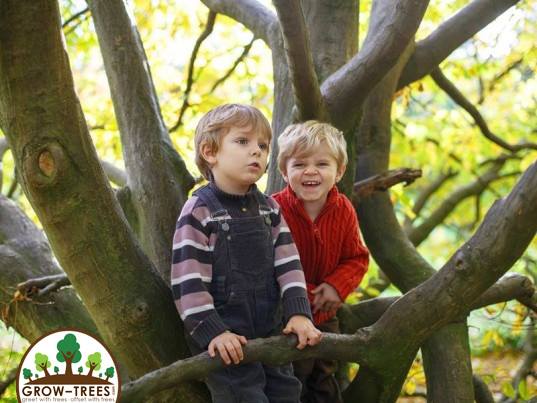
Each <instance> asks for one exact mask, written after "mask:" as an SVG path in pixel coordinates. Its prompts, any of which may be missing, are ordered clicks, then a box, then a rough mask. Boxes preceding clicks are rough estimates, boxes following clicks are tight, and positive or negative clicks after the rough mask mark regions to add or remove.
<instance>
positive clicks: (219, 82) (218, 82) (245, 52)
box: [209, 37, 256, 93]
mask: <svg viewBox="0 0 537 403" xmlns="http://www.w3.org/2000/svg"><path fill="white" fill-rule="evenodd" d="M255 40H256V39H255V37H254V38H252V40H251V41H250V43H249V44H248V45H246V46H245V47H244V49H243V51H242V53H241V54H240V55H239V57H238V58H237V60H235V62H234V63H233V66H231V67H230V69H229V70H228V71H227V72H226V74H224V75H223V76H222V77H220V78H219V79H218V80H216V82H215V83H214V84H213V86H212V87H211V90H210V91H209V92H210V93H212V92H214V90H216V89H217V88H218V87H219V86H220V85H222V84H223V83H224V82H225V81H226V80H227V79H228V78H229V77H230V76H231V75H232V74H233V72H234V71H235V69H236V68H237V66H238V65H239V64H240V63H241V62H242V61H243V60H244V59H246V56H248V53H250V49H251V48H252V45H253V44H254V42H255Z"/></svg>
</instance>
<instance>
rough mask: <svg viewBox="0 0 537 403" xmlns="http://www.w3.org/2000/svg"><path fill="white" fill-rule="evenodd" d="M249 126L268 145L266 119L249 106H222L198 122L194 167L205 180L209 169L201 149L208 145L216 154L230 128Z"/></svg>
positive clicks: (270, 132) (269, 131) (269, 137)
mask: <svg viewBox="0 0 537 403" xmlns="http://www.w3.org/2000/svg"><path fill="white" fill-rule="evenodd" d="M247 126H251V128H252V130H253V131H254V132H257V133H261V135H262V136H263V137H265V138H266V139H267V141H268V143H269V144H270V139H271V138H272V130H271V128H270V123H269V122H268V120H267V118H266V117H265V116H264V115H263V114H262V113H261V111H260V110H259V109H257V108H255V107H253V106H250V105H241V104H224V105H220V106H217V107H216V108H213V109H211V110H210V111H209V112H207V113H206V114H205V115H204V116H203V117H202V118H201V120H200V121H199V123H198V126H197V127H196V134H195V136H194V144H195V147H196V165H197V166H198V168H199V170H200V172H201V174H202V175H203V176H204V177H205V179H207V180H209V179H210V176H211V167H210V166H209V164H208V162H207V161H206V160H205V159H204V158H203V156H202V154H201V147H202V146H203V145H204V144H208V145H209V147H210V148H211V151H213V152H217V151H218V148H219V147H220V144H221V141H222V138H223V137H224V136H225V135H226V134H227V133H228V131H229V129H230V128H231V127H240V128H242V127H247Z"/></svg>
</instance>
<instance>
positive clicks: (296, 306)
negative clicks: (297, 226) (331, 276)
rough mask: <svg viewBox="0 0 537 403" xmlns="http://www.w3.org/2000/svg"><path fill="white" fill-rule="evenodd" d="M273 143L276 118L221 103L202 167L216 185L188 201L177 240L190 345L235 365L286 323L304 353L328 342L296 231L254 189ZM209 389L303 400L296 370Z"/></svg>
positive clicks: (212, 381)
mask: <svg viewBox="0 0 537 403" xmlns="http://www.w3.org/2000/svg"><path fill="white" fill-rule="evenodd" d="M270 139H271V129H270V125H269V123H268V121H267V120H266V118H265V117H264V116H263V115H262V114H261V112H260V111H259V110H257V109H256V108H253V107H250V106H245V105H237V104H227V105H222V106H219V107H217V108H214V109H213V110H211V111H209V112H208V113H207V114H206V115H205V116H204V117H203V118H202V119H201V120H200V122H199V124H198V126H197V128H196V135H195V146H196V164H197V165H198V167H199V168H200V171H201V172H202V173H203V175H204V176H205V178H207V179H208V180H209V184H208V185H206V186H204V187H202V188H200V189H198V190H196V191H195V192H194V194H193V196H192V197H191V198H190V199H189V200H188V201H187V202H186V203H185V205H184V207H183V210H182V212H181V215H180V217H179V219H178V221H177V225H176V232H175V235H174V239H173V258H172V260H173V263H172V271H171V283H172V289H173V295H174V300H175V304H176V306H177V309H178V311H179V314H180V315H181V319H182V320H183V322H184V325H185V330H186V332H187V342H188V343H189V347H190V349H191V350H192V353H199V352H201V351H204V350H208V352H209V355H210V356H211V357H214V356H216V354H219V355H220V357H221V358H222V360H223V361H224V362H225V363H226V364H231V363H232V362H233V363H235V364H238V363H239V362H240V361H241V360H242V359H243V351H242V346H243V345H244V344H246V343H247V340H248V339H253V338H259V337H268V336H271V335H276V334H278V333H280V331H281V319H282V316H283V319H284V321H285V323H286V326H285V328H284V329H283V333H285V334H289V333H295V334H296V335H297V337H298V345H297V347H298V348H299V349H302V348H304V347H305V346H306V345H315V344H317V343H318V342H319V341H320V338H321V332H320V331H319V330H317V329H316V328H315V326H314V325H313V324H312V322H311V311H310V306H309V302H308V299H307V293H306V283H305V280H304V273H303V272H302V268H301V266H300V260H299V256H298V252H297V250H296V247H295V244H294V242H293V239H292V237H291V235H290V232H289V229H288V227H287V224H286V223H285V220H284V219H283V217H282V216H281V213H280V211H279V206H278V204H277V203H276V202H275V201H274V200H273V199H272V198H270V197H268V196H265V195H263V194H262V193H261V192H260V191H259V190H258V189H257V187H256V185H255V182H256V181H257V180H258V179H259V178H260V177H261V175H262V174H263V173H264V172H265V168H266V165H267V156H268V150H269V144H270ZM282 311H283V312H282ZM206 383H207V385H208V387H209V389H210V391H211V395H212V398H213V402H218V403H227V402H237V403H238V402H245V403H248V402H251V403H258V402H267V403H268V402H271V403H280V402H281V403H284V402H289V403H291V402H293V403H297V402H299V396H300V382H299V381H298V380H297V379H296V378H295V377H294V376H293V374H292V368H291V366H290V364H288V365H284V366H278V367H274V366H269V365H264V364H262V363H259V362H257V363H250V364H243V365H239V366H231V367H226V368H225V369H223V370H219V371H215V372H212V373H211V374H210V375H209V376H208V378H207V379H206Z"/></svg>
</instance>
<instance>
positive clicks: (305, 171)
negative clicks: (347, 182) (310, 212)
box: [283, 143, 345, 204]
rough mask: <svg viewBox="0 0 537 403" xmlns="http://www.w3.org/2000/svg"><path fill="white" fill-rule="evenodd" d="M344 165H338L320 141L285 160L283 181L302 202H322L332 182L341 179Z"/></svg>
mask: <svg viewBox="0 0 537 403" xmlns="http://www.w3.org/2000/svg"><path fill="white" fill-rule="evenodd" d="M344 172H345V166H342V167H338V164H337V161H336V159H335V158H334V157H333V156H332V154H331V151H330V148H329V147H328V146H327V145H326V144H325V143H321V144H320V145H319V146H317V147H315V148H313V149H311V150H310V151H309V152H308V153H307V154H303V155H296V156H292V157H291V158H289V159H288V160H287V164H286V172H285V173H284V174H283V178H284V180H285V182H287V183H288V184H289V185H290V186H291V189H293V191H294V192H295V194H296V195H297V197H298V198H299V199H300V200H302V201H304V203H323V204H324V202H325V201H326V196H327V195H328V192H329V191H330V189H332V187H333V186H334V184H335V183H336V182H337V181H339V180H340V179H341V177H342V176H343V173H344Z"/></svg>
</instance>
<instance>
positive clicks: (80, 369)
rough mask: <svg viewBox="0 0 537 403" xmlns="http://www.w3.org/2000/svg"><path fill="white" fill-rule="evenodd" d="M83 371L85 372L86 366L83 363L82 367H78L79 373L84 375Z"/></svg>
mask: <svg viewBox="0 0 537 403" xmlns="http://www.w3.org/2000/svg"><path fill="white" fill-rule="evenodd" d="M82 372H84V367H83V366H82V365H81V366H80V367H78V374H79V375H82Z"/></svg>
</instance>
